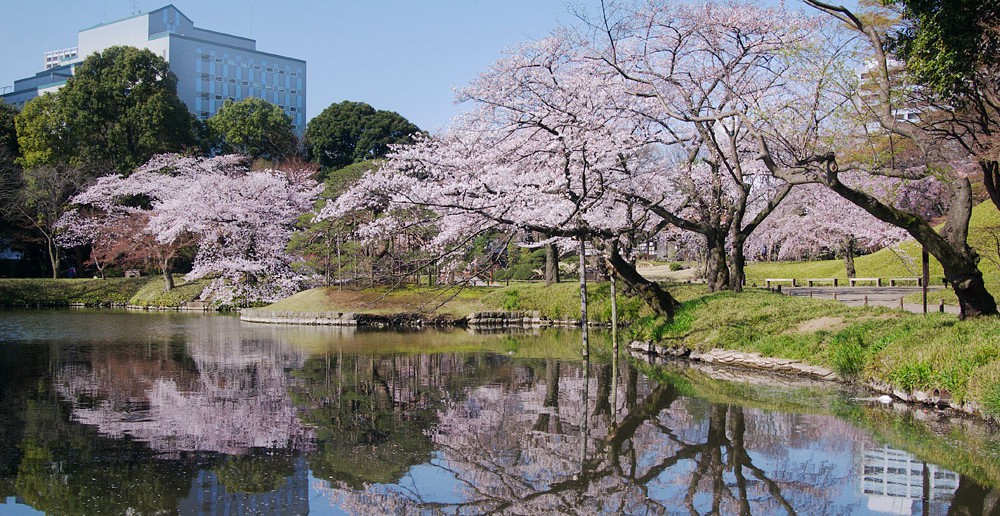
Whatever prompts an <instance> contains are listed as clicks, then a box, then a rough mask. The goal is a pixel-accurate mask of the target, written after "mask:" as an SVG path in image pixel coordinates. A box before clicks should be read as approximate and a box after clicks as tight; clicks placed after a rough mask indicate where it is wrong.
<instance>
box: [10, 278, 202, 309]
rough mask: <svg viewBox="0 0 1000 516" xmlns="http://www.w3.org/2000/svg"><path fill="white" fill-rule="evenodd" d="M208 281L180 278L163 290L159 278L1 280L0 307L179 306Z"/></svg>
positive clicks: (193, 297)
mask: <svg viewBox="0 0 1000 516" xmlns="http://www.w3.org/2000/svg"><path fill="white" fill-rule="evenodd" d="M206 284H207V282H200V281H196V282H191V283H185V282H184V281H183V280H181V281H179V282H178V284H177V287H176V288H174V289H173V290H171V291H169V292H164V291H163V280H162V279H161V278H160V277H153V278H151V277H141V278H105V279H91V278H87V279H84V278H80V279H42V278H29V279H0V307H6V308H15V307H25V306H31V307H34V306H42V307H60V306H71V305H86V306H125V305H134V306H148V307H153V306H156V307H177V306H180V305H181V304H183V303H185V302H187V301H192V300H194V299H197V298H198V296H199V295H200V294H201V291H202V289H203V288H204V286H205V285H206Z"/></svg>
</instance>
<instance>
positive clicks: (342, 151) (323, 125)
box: [305, 100, 420, 168]
mask: <svg viewBox="0 0 1000 516" xmlns="http://www.w3.org/2000/svg"><path fill="white" fill-rule="evenodd" d="M418 132H420V128H419V127H417V126H416V125H414V124H412V123H410V121H409V120H407V119H406V118H404V117H403V116H402V115H400V114H399V113H396V112H394V111H384V110H381V109H375V108H373V107H372V106H370V105H368V104H366V103H364V102H351V101H349V100H345V101H343V102H340V103H338V104H331V105H330V106H329V107H328V108H326V109H324V110H323V112H322V113H320V114H319V115H318V116H316V117H315V118H313V119H312V120H310V121H309V124H308V125H307V126H306V133H305V139H306V147H307V149H308V151H309V154H310V155H311V156H312V159H313V161H315V162H317V163H319V164H320V165H321V166H323V167H329V168H341V167H344V166H347V165H350V164H351V163H358V162H361V161H366V160H370V159H375V158H380V157H383V156H385V155H386V154H387V153H388V152H389V145H392V144H394V143H410V142H411V141H412V138H413V135H414V134H416V133H418Z"/></svg>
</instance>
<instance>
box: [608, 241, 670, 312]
mask: <svg viewBox="0 0 1000 516" xmlns="http://www.w3.org/2000/svg"><path fill="white" fill-rule="evenodd" d="M608 261H609V262H610V263H611V267H612V268H614V270H615V272H617V273H618V277H620V278H621V279H622V281H624V282H625V284H626V285H628V287H629V288H630V289H632V291H634V292H635V293H636V294H638V296H639V297H640V298H642V300H643V301H645V303H646V305H648V306H649V308H650V309H652V310H653V313H655V314H656V315H659V316H661V317H665V318H666V319H667V320H673V318H674V314H675V313H676V311H677V307H679V306H680V303H679V302H677V300H676V299H674V296H672V295H670V292H667V291H666V290H663V288H661V287H660V285H658V284H657V283H656V282H653V281H649V280H648V279H646V278H644V277H642V275H641V274H639V272H638V271H636V270H635V266H633V265H632V263H631V262H629V261H628V260H626V259H624V258H622V256H621V254H619V253H618V249H614V248H612V250H611V255H610V256H609V257H608Z"/></svg>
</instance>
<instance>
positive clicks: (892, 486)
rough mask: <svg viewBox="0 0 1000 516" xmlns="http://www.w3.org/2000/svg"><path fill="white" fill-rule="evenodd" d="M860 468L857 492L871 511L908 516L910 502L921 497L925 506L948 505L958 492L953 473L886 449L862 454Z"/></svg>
mask: <svg viewBox="0 0 1000 516" xmlns="http://www.w3.org/2000/svg"><path fill="white" fill-rule="evenodd" d="M862 467H863V473H864V476H863V479H862V482H861V490H862V492H863V493H864V494H866V495H868V508H869V509H871V510H873V511H880V512H889V513H893V514H910V513H911V511H912V505H913V501H914V500H922V499H924V498H925V494H926V499H927V500H928V501H929V502H934V501H941V502H950V501H951V499H952V498H953V496H954V494H955V489H957V488H958V474H957V473H954V472H952V471H948V470H945V469H941V468H939V467H937V466H935V465H933V464H927V463H925V462H922V461H919V460H917V459H916V457H914V456H913V455H910V454H909V453H906V452H904V451H901V450H896V449H894V448H890V447H889V446H883V447H881V448H876V449H872V450H866V451H865V452H864V459H863V462H862ZM925 483H926V485H925ZM925 489H926V493H925Z"/></svg>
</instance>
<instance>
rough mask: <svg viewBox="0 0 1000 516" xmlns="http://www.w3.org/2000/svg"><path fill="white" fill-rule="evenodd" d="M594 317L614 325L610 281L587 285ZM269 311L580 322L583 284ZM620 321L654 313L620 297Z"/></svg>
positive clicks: (385, 292)
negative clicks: (531, 315)
mask: <svg viewBox="0 0 1000 516" xmlns="http://www.w3.org/2000/svg"><path fill="white" fill-rule="evenodd" d="M670 291H671V293H672V294H673V295H674V296H675V297H677V298H678V299H681V300H685V299H691V298H693V297H695V296H698V295H700V294H701V293H703V292H704V287H701V286H695V285H678V286H676V287H671V289H670ZM587 296H588V306H587V314H588V318H589V319H590V320H592V321H596V322H602V323H607V322H610V321H611V287H610V284H608V283H592V284H590V285H588V287H587ZM263 309H264V310H273V311H283V312H355V313H358V312H363V313H372V314H382V315H385V314H395V313H401V312H412V313H426V314H429V315H446V316H451V317H455V318H460V317H464V316H466V315H469V314H470V313H472V312H480V311H484V310H507V311H520V310H538V311H539V313H540V315H541V317H542V318H544V319H551V320H576V319H579V318H580V285H579V284H578V283H572V282H569V283H557V284H555V285H552V286H549V287H546V286H545V285H543V284H541V283H520V284H516V285H511V286H509V287H502V288H497V287H469V288H464V289H458V288H454V287H423V286H421V287H415V286H406V287H403V288H399V289H389V288H371V289H363V290H351V289H339V288H337V287H324V288H315V289H311V290H306V291H303V292H299V293H298V294H295V295H293V296H291V297H289V298H286V299H283V300H281V301H278V302H277V303H274V304H271V305H268V306H266V307H263ZM618 313H619V318H620V319H621V320H625V321H636V320H639V319H640V318H642V317H646V316H649V315H650V312H649V310H648V309H647V308H646V307H645V305H644V304H643V303H642V301H641V300H639V299H636V298H632V297H629V296H625V295H623V294H621V293H620V292H619V295H618Z"/></svg>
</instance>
